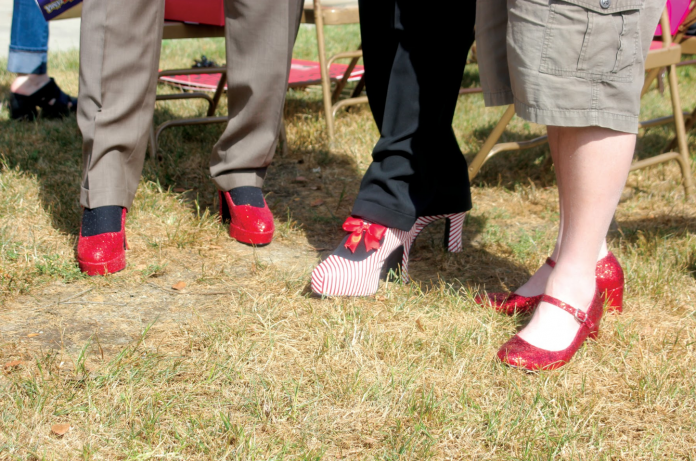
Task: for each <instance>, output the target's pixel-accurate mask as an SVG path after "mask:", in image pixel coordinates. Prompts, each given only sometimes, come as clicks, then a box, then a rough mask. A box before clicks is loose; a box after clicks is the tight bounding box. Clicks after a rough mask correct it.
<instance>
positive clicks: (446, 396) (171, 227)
mask: <svg viewBox="0 0 696 461" xmlns="http://www.w3.org/2000/svg"><path fill="white" fill-rule="evenodd" d="M354 32H355V30H354V29H353V30H352V31H350V30H349V34H353V35H349V37H348V38H350V39H351V40H355V36H354ZM308 43H310V42H309V36H308V35H307V31H306V30H303V35H302V38H301V42H300V47H299V48H298V50H299V53H300V54H301V55H303V56H304V55H306V54H307V53H308V51H307V50H309V49H310V48H311V47H309V45H308ZM208 46H210V47H213V48H214V47H218V48H215V49H214V50H213V51H214V52H210V51H208V52H207V54H208V55H209V56H212V57H217V56H216V55H215V53H219V51H220V49H219V48H220V43H219V42H209V43H208ZM303 53H304V54H303ZM198 54H200V52H199V50H198V49H197V48H196V45H194V44H192V43H188V44H179V45H176V46H174V45H172V46H171V48H166V49H165V53H164V59H165V63H166V64H169V65H174V64H182V63H183V62H180V61H188V57H191V58H192V57H195V56H197V55H198ZM184 55H185V56H188V57H187V58H186V59H183V58H182V57H181V56H184ZM52 60H53V61H55V62H56V63H57V64H56V63H53V62H52V69H54V74H55V75H56V77H57V79H58V81H59V82H60V83H61V84H62V85H63V86H64V87H66V89H68V90H70V91H72V92H73V93H75V92H76V89H77V82H76V80H77V74H76V65H77V62H76V55H74V54H66V55H59V56H53V57H52ZM468 72H469V73H468V74H467V76H466V79H465V81H467V82H471V83H472V84H473V82H475V79H476V72H475V69H472V70H469V71H468ZM680 72H681V78H682V90H683V92H684V95H683V100H684V102H685V104H686V106H687V107H691V106H692V105H693V104H694V102H695V101H696V90H694V89H693V88H694V83H696V76H695V75H694V73H693V71H692V70H691V69H683V70H681V71H680ZM10 78H11V77H10V75H8V74H7V73H1V74H0V85H2V86H3V87H4V88H6V87H7V86H8V84H9V81H10ZM667 108H668V99H665V98H664V97H662V96H661V95H659V94H658V93H656V92H653V93H651V94H650V95H649V97H648V98H647V99H646V101H645V106H644V111H645V113H646V114H650V115H651V114H654V113H664V112H665V111H666V110H667ZM202 110H203V108H202V106H200V105H197V104H196V103H181V104H178V103H177V104H170V105H169V106H160V107H159V108H158V112H157V114H156V118H157V119H158V120H163V119H166V118H168V117H171V116H177V115H182V114H188V113H200V112H201V111H202ZM498 114H499V111H496V110H484V108H483V105H482V101H481V100H480V98H479V97H468V98H462V99H461V100H460V104H459V107H458V110H457V116H456V119H455V130H456V132H457V135H458V137H459V139H460V142H461V145H462V148H463V151H464V152H465V153H467V154H470V153H473V152H474V151H475V150H476V148H477V146H478V145H479V144H480V143H481V142H482V139H484V137H485V136H486V134H487V133H488V132H489V130H490V129H491V127H492V124H493V123H494V121H495V120H496V117H497V115H498ZM286 123H287V126H288V136H289V147H290V153H289V155H288V156H286V157H277V158H276V161H275V163H274V166H273V168H272V169H271V171H270V174H269V180H268V184H267V187H266V191H267V193H268V194H269V196H268V201H269V203H270V204H271V207H272V209H273V211H274V213H275V216H276V218H277V224H278V236H277V238H276V240H275V241H274V243H273V244H272V245H270V246H269V247H266V248H261V249H253V248H249V247H246V246H243V245H240V244H237V243H235V242H233V241H230V240H229V239H228V238H227V237H226V233H225V229H224V228H223V227H222V226H221V225H219V224H218V223H217V221H216V210H215V208H214V204H213V195H214V194H213V192H214V188H213V186H212V183H211V182H210V181H209V180H208V179H207V170H206V165H207V157H208V154H209V150H210V147H211V145H212V143H213V140H214V139H215V138H216V137H217V136H218V135H219V133H220V127H205V128H200V127H196V128H190V129H179V130H176V131H170V132H169V133H168V134H166V135H165V136H164V139H163V144H162V152H161V155H162V158H161V160H159V161H156V160H152V159H150V160H148V161H147V162H146V168H145V172H144V180H143V183H142V185H141V188H140V191H139V194H138V196H137V198H136V202H135V206H134V208H133V210H132V213H130V214H129V218H128V235H129V242H130V244H131V248H132V249H131V251H129V253H128V268H127V269H126V270H125V271H123V272H122V273H119V274H115V275H113V276H109V277H105V278H93V279H88V278H85V277H83V276H82V275H81V274H80V273H79V271H78V270H77V268H76V265H75V263H74V260H73V252H74V246H75V242H76V232H77V229H78V226H79V216H80V209H79V204H78V201H77V196H78V194H77V192H78V182H79V171H80V139H79V134H78V132H77V128H76V125H75V122H74V120H71V121H67V122H65V123H60V122H39V123H37V124H19V123H13V122H10V121H8V120H7V111H6V110H5V109H3V111H2V113H0V124H2V125H3V126H2V131H1V132H0V155H1V156H2V161H3V166H2V169H1V170H0V303H2V308H0V365H2V364H4V363H8V362H10V361H14V360H20V361H23V362H24V364H22V365H19V366H18V367H15V368H10V369H7V370H3V371H1V372H0V459H78V458H84V459H155V458H156V459H159V458H164V459H245V460H246V459H278V460H279V459H302V460H315V459H376V458H378V459H419V460H420V459H481V460H483V459H496V460H498V459H530V460H532V459H568V460H570V459H583V460H585V459H588V460H589V459H603V460H644V459H646V460H647V459H683V460H693V459H696V455H695V453H696V429H694V427H696V417H695V416H694V415H695V414H696V413H695V408H694V407H695V405H696V395H695V392H696V391H695V389H696V378H695V375H694V363H696V361H695V359H696V353H695V350H694V348H695V344H696V325H695V323H694V320H695V318H694V317H695V315H696V314H695V313H696V309H695V307H694V297H695V296H696V289H695V287H694V270H695V269H696V241H695V239H694V233H695V232H696V207H695V206H694V204H693V203H692V202H688V201H685V200H684V197H683V190H682V189H681V187H680V185H679V172H678V169H677V167H676V165H668V166H664V167H659V168H654V169H650V170H645V171H643V172H639V173H633V174H632V175H631V177H630V180H629V185H628V187H627V188H626V191H625V194H624V198H623V200H622V203H621V205H620V207H619V210H618V212H617V223H618V229H617V230H615V231H612V233H611V235H610V246H611V248H612V250H613V251H614V252H615V253H616V254H617V256H618V257H619V259H620V260H621V261H622V263H623V264H624V267H625V270H626V273H627V277H628V286H629V291H628V297H627V305H626V312H625V314H623V315H621V316H609V317H608V318H607V319H606V320H605V321H604V322H603V325H602V333H601V335H600V337H599V339H598V340H597V341H596V342H591V343H589V344H588V345H587V346H586V347H584V348H583V349H582V350H581V352H580V353H579V354H578V355H577V357H576V358H575V359H574V360H573V362H572V363H571V364H570V365H568V366H567V367H565V368H564V369H562V370H559V371H556V372H549V373H539V374H525V373H521V372H519V371H517V370H513V369H509V368H506V367H503V366H501V365H500V364H498V363H497V362H496V360H495V356H494V354H495V352H496V350H497V347H498V346H499V345H500V344H501V343H502V342H504V341H505V340H506V339H507V338H508V337H509V336H510V335H511V334H512V333H513V332H514V331H515V329H516V328H518V327H519V326H520V324H521V323H522V322H523V321H524V320H525V319H524V318H519V317H515V318H508V317H503V316H500V315H497V314H495V313H493V312H491V311H489V310H487V309H484V308H482V307H479V306H477V305H476V304H475V303H473V302H472V296H473V295H474V294H475V293H476V292H477V291H478V290H481V289H484V288H485V289H500V288H514V287H516V286H517V285H519V284H520V283H522V282H523V281H524V280H525V279H526V277H528V276H529V274H530V273H531V272H532V271H534V270H535V269H536V268H537V267H538V266H539V264H541V263H542V261H543V260H544V258H545V257H546V256H547V254H548V252H549V251H550V247H551V244H552V242H553V239H554V237H555V226H556V224H557V218H556V212H557V207H556V190H555V186H554V182H553V175H552V171H551V165H550V163H549V162H548V160H547V159H548V153H547V151H546V150H545V149H535V150H533V151H530V152H526V153H522V154H514V155H509V156H507V157H504V158H499V159H494V160H493V161H491V162H490V163H489V164H487V165H486V166H485V168H484V171H483V173H482V175H481V176H480V178H479V179H478V180H477V182H476V185H475V187H474V190H473V194H474V202H475V207H474V209H473V210H472V212H471V214H470V218H469V221H468V223H467V226H466V229H465V251H464V252H463V253H461V254H457V255H450V254H446V253H444V252H443V251H442V249H441V246H442V243H441V232H442V230H443V229H442V226H441V225H440V226H434V227H433V228H432V229H428V230H427V231H426V232H425V234H424V235H423V236H421V237H420V238H419V240H418V242H417V244H416V248H415V250H414V253H413V266H412V275H413V278H414V280H415V282H414V283H412V284H410V285H407V286H402V285H400V284H388V285H385V286H383V287H382V288H381V289H380V291H379V293H378V295H377V296H376V297H374V298H367V299H329V300H321V299H316V298H313V297H311V296H309V295H308V291H307V283H308V276H309V272H310V271H311V269H312V268H313V266H314V265H315V264H316V263H317V261H318V260H319V258H320V256H321V255H322V254H326V253H327V251H326V249H332V248H333V247H334V245H335V244H336V243H337V241H338V240H339V238H340V236H341V231H340V229H339V227H340V223H341V221H342V219H343V218H344V217H345V216H346V215H347V214H348V213H349V211H350V205H351V202H352V200H353V198H354V196H355V194H356V192H357V188H358V184H359V179H360V176H361V175H362V173H363V171H364V170H365V168H366V167H367V165H368V163H369V152H370V149H371V146H372V145H373V144H374V142H375V140H376V136H377V133H376V130H375V128H374V125H373V123H372V120H371V117H370V114H369V112H368V111H367V109H365V108H362V109H358V110H355V111H353V112H351V113H348V114H344V115H341V116H340V118H339V121H338V132H339V139H338V141H339V142H338V146H339V147H338V148H337V149H335V150H334V151H332V152H331V153H329V152H328V149H327V147H326V140H325V138H324V137H323V134H322V133H323V123H322V118H321V114H320V111H319V99H318V93H317V92H315V91H310V92H307V93H304V92H303V93H298V92H294V93H291V95H290V100H289V102H288V107H287V111H286ZM539 130H540V129H539V127H535V126H529V125H528V124H526V123H524V122H521V121H516V122H515V123H514V124H513V125H512V127H511V128H510V132H509V134H508V135H507V136H509V137H511V138H512V137H531V136H533V135H534V134H535V133H538V132H539ZM668 136H669V130H667V129H664V130H662V129H653V130H651V131H649V132H648V133H645V134H644V135H643V136H642V140H641V145H640V146H641V147H640V149H639V155H645V153H648V152H652V151H654V150H655V149H656V148H658V146H660V145H661V144H662V143H664V142H666V140H667V139H668ZM690 145H691V147H692V148H693V147H694V139H693V137H692V136H690ZM608 155H610V153H608ZM318 168H320V170H317V169H318ZM297 176H304V177H306V178H307V179H308V182H307V183H306V184H298V183H295V182H294V181H293V180H294V178H296V177H297ZM317 198H321V199H322V200H324V202H325V204H324V205H322V206H320V207H308V206H307V203H310V202H311V201H313V200H315V199H317ZM179 281H185V282H186V288H185V289H184V290H182V291H175V290H172V289H171V288H170V287H171V286H172V285H173V284H174V283H176V282H179ZM37 333H38V335H36V334H37ZM56 423H69V424H70V425H71V427H72V429H71V430H70V431H69V432H68V433H67V434H65V435H64V436H62V437H60V436H57V435H55V434H52V433H51V426H52V425H53V424H56Z"/></svg>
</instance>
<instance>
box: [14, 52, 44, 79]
mask: <svg viewBox="0 0 696 461" xmlns="http://www.w3.org/2000/svg"><path fill="white" fill-rule="evenodd" d="M47 60H48V59H47V54H46V53H45V52H43V51H18V50H10V53H9V55H8V56H7V70H8V71H9V72H12V73H15V74H37V75H43V74H45V73H46V72H47V66H46V61H47Z"/></svg>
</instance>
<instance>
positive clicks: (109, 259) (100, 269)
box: [77, 208, 128, 276]
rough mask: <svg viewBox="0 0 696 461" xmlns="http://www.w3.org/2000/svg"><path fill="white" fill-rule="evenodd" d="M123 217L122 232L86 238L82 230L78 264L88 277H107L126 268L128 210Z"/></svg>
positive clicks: (78, 244) (78, 243) (78, 249)
mask: <svg viewBox="0 0 696 461" xmlns="http://www.w3.org/2000/svg"><path fill="white" fill-rule="evenodd" d="M122 213H123V214H122V215H121V230H120V231H119V232H106V233H104V234H98V235H93V236H91V237H84V236H83V235H82V228H80V236H79V237H78V240H77V263H78V265H79V266H80V270H81V271H82V272H84V273H85V274H87V275H90V276H93V275H106V274H113V273H114V272H118V271H122V270H123V269H125V268H126V249H127V248H128V242H127V241H126V209H125V208H124V209H123V211H122Z"/></svg>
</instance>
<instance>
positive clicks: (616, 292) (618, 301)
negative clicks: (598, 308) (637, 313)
mask: <svg viewBox="0 0 696 461" xmlns="http://www.w3.org/2000/svg"><path fill="white" fill-rule="evenodd" d="M623 295H624V287H622V286H621V287H618V288H614V289H613V290H606V291H604V292H602V297H603V298H604V304H605V306H606V309H607V312H615V313H617V314H621V313H622V312H623Z"/></svg>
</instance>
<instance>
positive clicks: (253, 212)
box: [219, 191, 275, 245]
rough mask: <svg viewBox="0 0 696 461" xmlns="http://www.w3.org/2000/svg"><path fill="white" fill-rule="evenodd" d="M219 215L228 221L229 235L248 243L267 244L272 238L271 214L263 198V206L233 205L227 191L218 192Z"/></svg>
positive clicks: (223, 220)
mask: <svg viewBox="0 0 696 461" xmlns="http://www.w3.org/2000/svg"><path fill="white" fill-rule="evenodd" d="M219 197H220V216H221V218H222V222H223V223H228V222H229V223H230V237H232V238H233V239H235V240H237V241H239V242H242V243H246V244H249V245H268V244H269V243H271V241H272V240H273V232H274V231H275V224H273V214H272V213H271V210H270V209H269V208H268V204H267V203H266V199H264V201H263V204H264V207H263V208H259V207H255V206H251V205H235V204H234V202H233V201H232V197H231V196H230V193H229V192H222V191H220V192H219Z"/></svg>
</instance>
